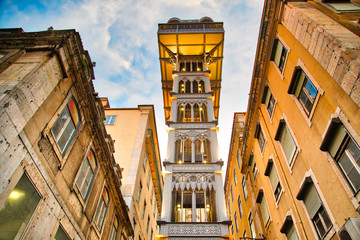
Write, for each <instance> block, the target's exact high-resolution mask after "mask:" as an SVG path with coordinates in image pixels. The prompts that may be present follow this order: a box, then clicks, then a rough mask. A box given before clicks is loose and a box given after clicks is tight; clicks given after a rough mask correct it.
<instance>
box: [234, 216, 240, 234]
mask: <svg viewBox="0 0 360 240" xmlns="http://www.w3.org/2000/svg"><path fill="white" fill-rule="evenodd" d="M234 221H235V228H236V232H238V231H239V223H238V220H237V212H236V211H235V214H234Z"/></svg>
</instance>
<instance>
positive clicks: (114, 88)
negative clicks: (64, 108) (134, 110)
mask: <svg viewBox="0 0 360 240" xmlns="http://www.w3.org/2000/svg"><path fill="white" fill-rule="evenodd" d="M262 7H263V0H182V1H178V0H176V1H174V0H151V1H149V0H87V1H86V0H84V1H83V0H56V1H51V0H0V28H15V27H21V28H23V29H24V31H26V32H31V31H44V30H47V28H48V27H50V26H52V27H53V28H54V29H55V30H60V29H76V30H77V31H78V32H79V33H80V35H81V38H82V41H83V45H84V48H85V49H87V50H88V51H89V53H90V56H91V58H92V61H95V62H96V67H95V78H96V79H95V81H94V84H95V88H96V91H97V92H99V95H100V96H102V97H108V98H109V100H110V105H111V107H137V105H142V104H153V105H154V106H155V115H156V120H157V121H156V122H157V123H156V124H157V129H158V136H159V141H160V152H161V158H162V160H163V158H164V157H165V156H166V148H167V133H166V127H165V121H164V112H163V102H162V91H161V81H160V64H159V56H158V49H157V34H156V33H157V24H158V23H165V22H167V20H168V19H170V18H171V17H178V18H180V19H199V18H201V17H204V16H209V17H211V18H212V19H213V20H214V21H216V22H224V28H225V49H224V62H223V63H224V64H223V75H222V89H221V98H220V116H219V129H220V130H219V132H218V137H219V140H218V141H219V151H220V157H221V158H222V159H223V160H224V161H227V157H228V151H229V144H230V135H231V128H232V121H233V115H234V112H241V111H246V107H247V102H248V93H249V90H250V82H251V75H252V69H253V64H254V57H255V51H256V44H257V38H258V32H259V24H260V20H261V12H262Z"/></svg>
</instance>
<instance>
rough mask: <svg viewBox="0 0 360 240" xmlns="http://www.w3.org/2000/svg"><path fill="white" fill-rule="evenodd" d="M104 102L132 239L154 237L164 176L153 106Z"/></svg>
mask: <svg viewBox="0 0 360 240" xmlns="http://www.w3.org/2000/svg"><path fill="white" fill-rule="evenodd" d="M102 102H103V105H104V106H105V114H106V120H105V125H106V129H107V132H108V133H109V134H110V135H111V138H112V139H113V141H114V146H115V153H114V156H115V160H116V162H117V163H118V164H120V166H121V171H122V176H123V179H122V182H123V185H122V187H121V190H122V193H123V196H124V198H125V201H126V203H127V205H128V207H129V209H130V211H129V216H130V219H131V222H132V224H133V228H134V239H135V240H140V239H142V240H147V239H149V240H154V239H155V236H156V235H158V233H159V229H158V226H157V222H156V220H157V218H158V216H159V215H160V212H161V203H162V191H163V179H162V171H161V162H160V152H159V144H158V138H157V131H156V124H155V115H154V106H152V105H140V106H138V108H111V107H110V105H109V103H108V101H107V99H105V98H104V99H102Z"/></svg>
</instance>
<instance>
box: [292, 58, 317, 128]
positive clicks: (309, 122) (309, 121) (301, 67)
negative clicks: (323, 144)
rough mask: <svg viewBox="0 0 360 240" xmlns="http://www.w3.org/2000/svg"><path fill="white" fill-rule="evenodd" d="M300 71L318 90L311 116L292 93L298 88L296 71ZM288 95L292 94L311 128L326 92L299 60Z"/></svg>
mask: <svg viewBox="0 0 360 240" xmlns="http://www.w3.org/2000/svg"><path fill="white" fill-rule="evenodd" d="M299 69H300V70H301V71H303V73H304V74H305V75H306V77H307V78H308V79H309V80H310V81H311V83H312V84H313V85H314V87H315V88H316V90H317V95H316V97H315V99H314V103H313V106H312V108H311V111H310V112H309V114H307V113H306V111H305V109H304V108H305V107H304V106H303V105H302V104H301V103H300V99H299V98H298V97H297V96H295V94H294V93H292V91H293V88H294V86H296V84H295V82H296V81H297V79H295V77H296V74H295V73H296V71H299ZM288 94H290V96H291V98H292V99H293V100H294V102H295V104H296V105H297V107H298V108H299V110H300V113H301V115H302V116H303V117H304V119H305V121H306V123H307V124H308V126H309V127H311V126H312V121H311V120H312V118H313V116H314V113H315V110H316V107H317V105H318V102H319V99H320V97H321V96H322V95H324V90H323V89H322V88H321V86H320V85H319V83H318V82H317V81H316V80H315V78H314V77H313V76H312V74H311V73H310V71H309V70H308V69H307V68H306V67H305V64H304V63H303V61H302V60H301V59H300V58H299V60H298V64H297V65H296V67H295V68H294V72H293V77H292V79H291V83H290V85H289V89H288Z"/></svg>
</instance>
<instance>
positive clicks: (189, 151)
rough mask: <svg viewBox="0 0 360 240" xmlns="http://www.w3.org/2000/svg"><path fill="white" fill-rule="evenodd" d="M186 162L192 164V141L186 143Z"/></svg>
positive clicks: (184, 157)
mask: <svg viewBox="0 0 360 240" xmlns="http://www.w3.org/2000/svg"><path fill="white" fill-rule="evenodd" d="M183 155H184V156H183V159H184V162H191V140H190V139H188V140H186V141H185V142H184V153H183Z"/></svg>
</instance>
